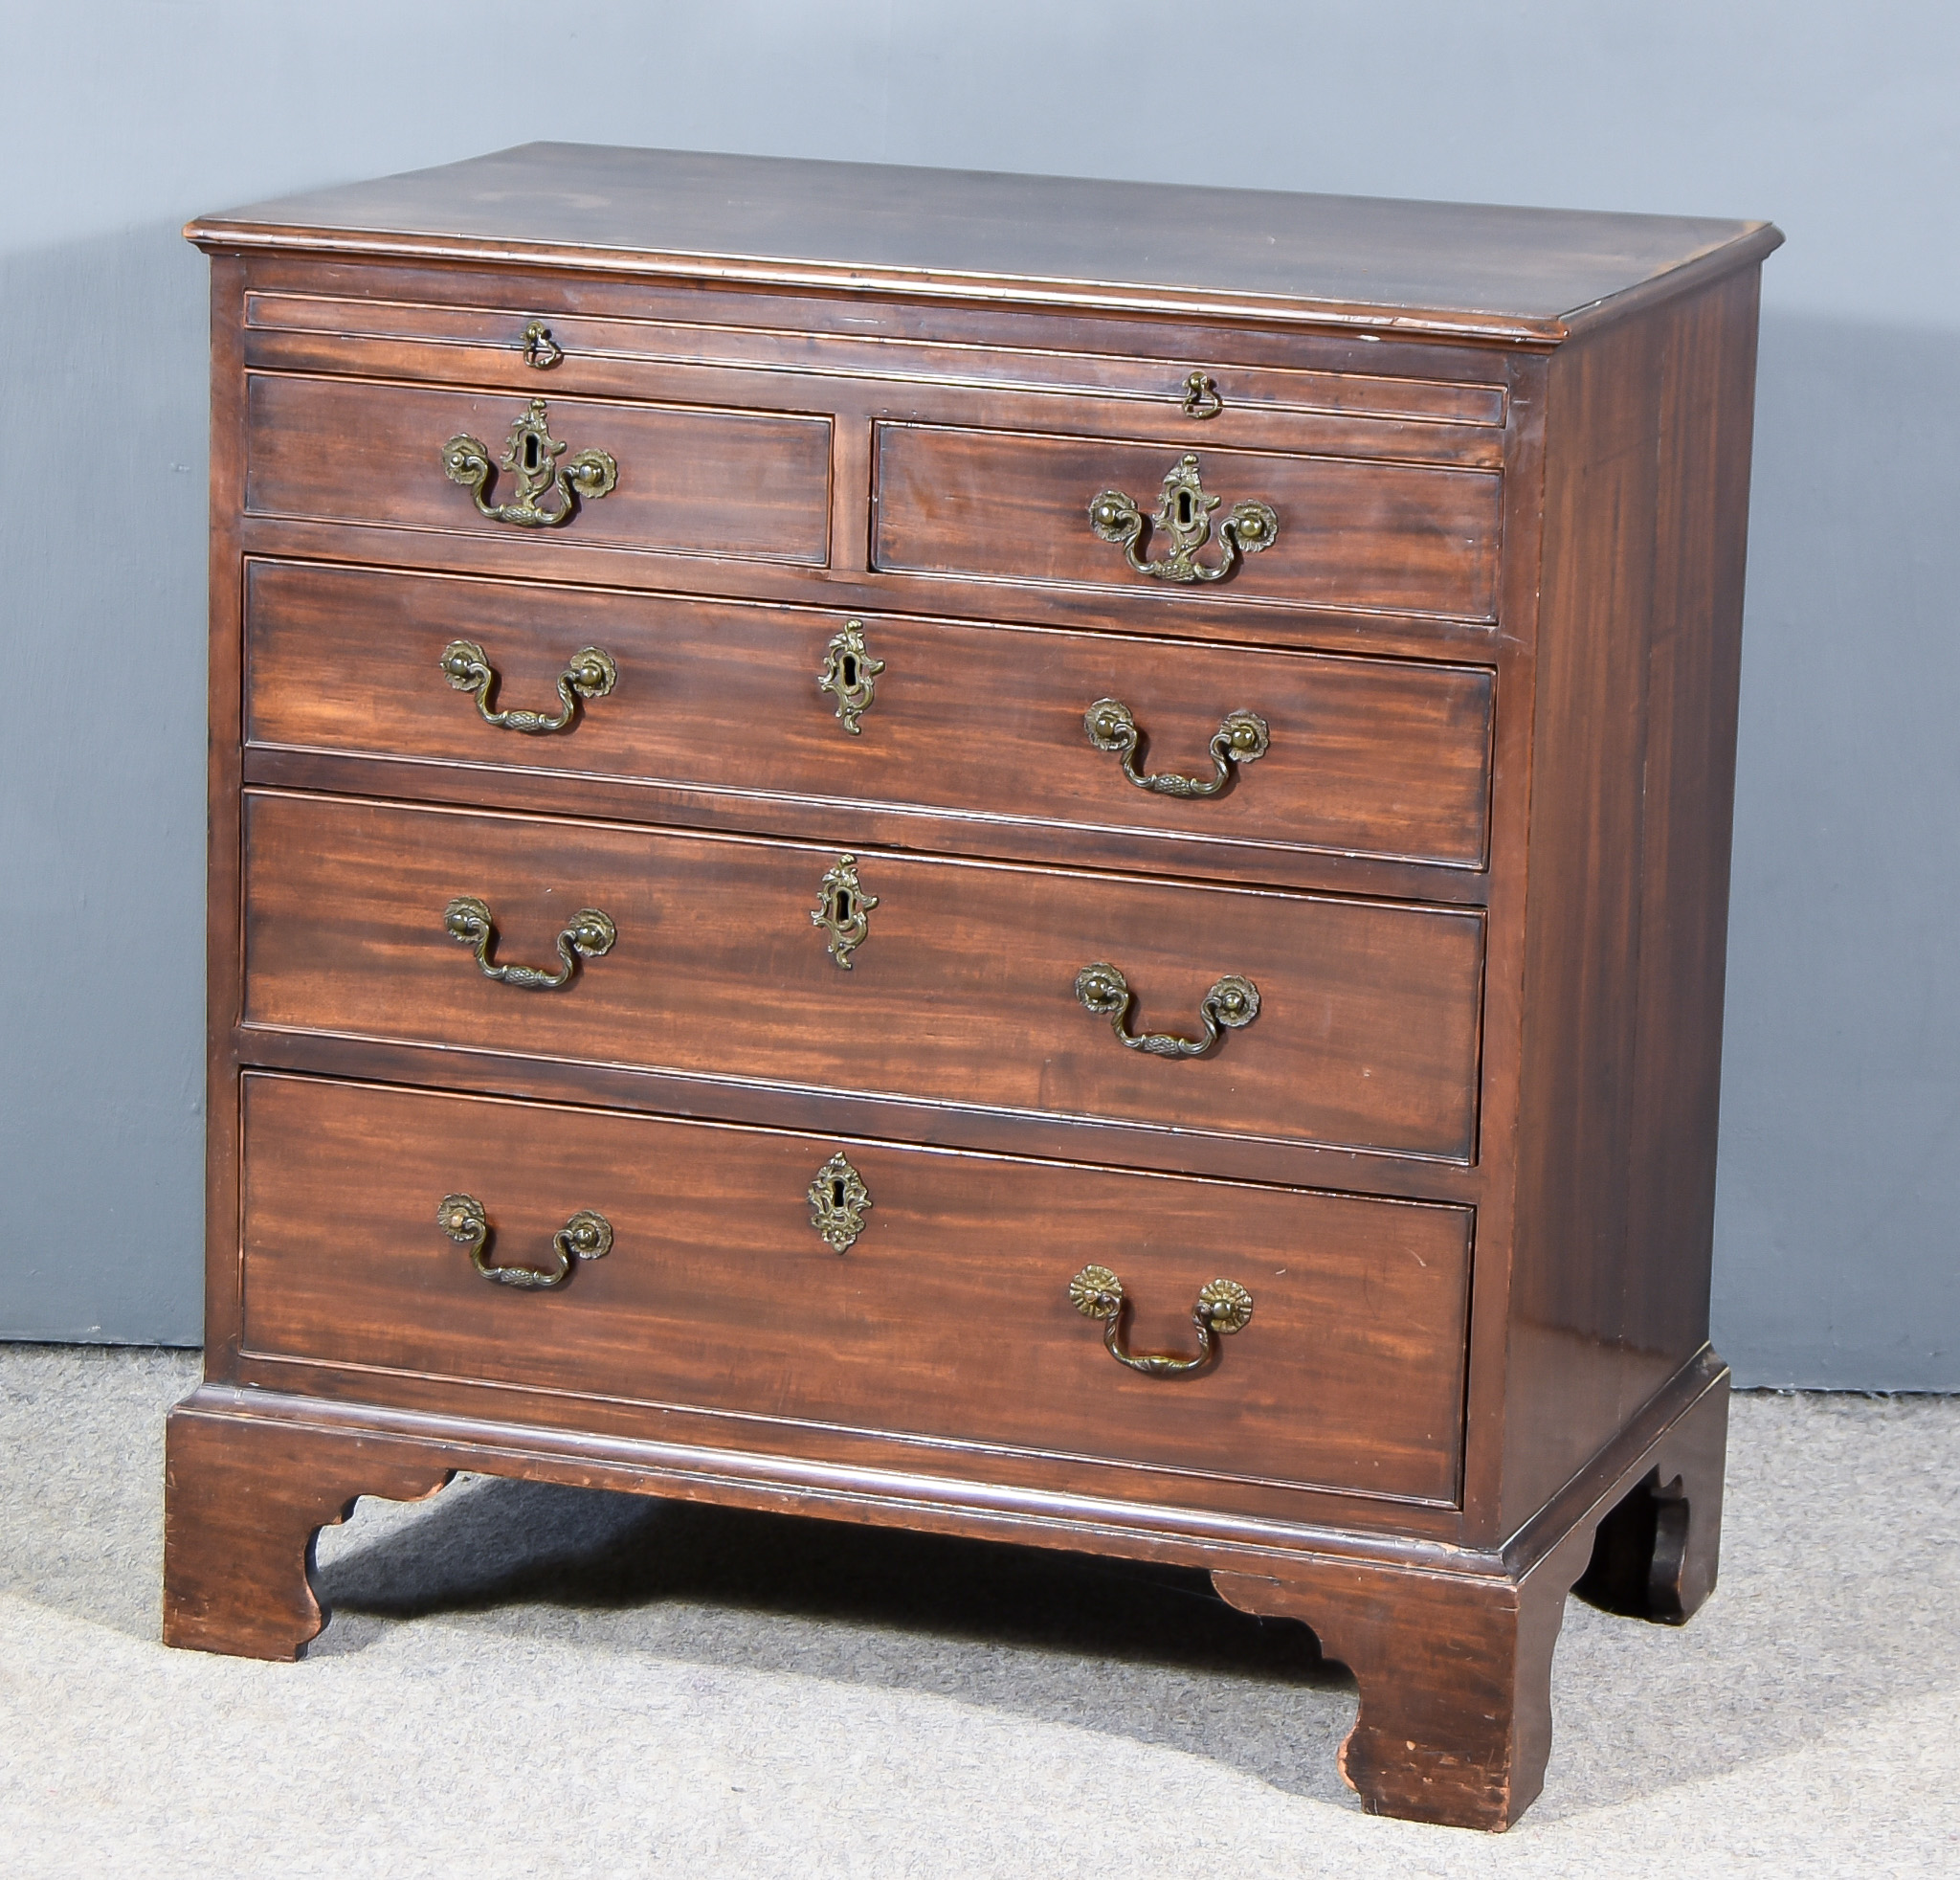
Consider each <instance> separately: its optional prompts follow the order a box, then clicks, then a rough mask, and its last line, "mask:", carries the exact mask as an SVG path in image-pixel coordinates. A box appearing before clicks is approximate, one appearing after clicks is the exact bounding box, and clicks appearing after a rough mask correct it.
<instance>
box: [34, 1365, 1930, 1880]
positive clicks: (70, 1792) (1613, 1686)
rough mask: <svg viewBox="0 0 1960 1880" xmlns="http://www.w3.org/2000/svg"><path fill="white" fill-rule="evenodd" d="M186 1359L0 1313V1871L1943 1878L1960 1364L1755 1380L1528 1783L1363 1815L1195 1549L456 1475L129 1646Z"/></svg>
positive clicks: (1323, 1712) (1348, 1701) (1267, 1632)
mask: <svg viewBox="0 0 1960 1880" xmlns="http://www.w3.org/2000/svg"><path fill="white" fill-rule="evenodd" d="M195 1376H196V1361H195V1359H194V1358H193V1357H191V1356H190V1355H189V1354H180V1353H163V1352H142V1351H137V1352H129V1351H119V1352H100V1351H90V1350H79V1351H71V1350H59V1349H50V1348H46V1347H31V1346H30V1347H11V1348H10V1347H0V1870H4V1871H5V1872H6V1873H9V1874H21V1875H34V1876H40V1875H51V1876H52V1875H71V1874H72V1875H86V1876H91V1877H93V1876H98V1875H105V1874H131V1875H142V1876H144V1880H171V1876H176V1875H191V1874H198V1875H207V1874H226V1875H242V1876H248V1877H250V1880H256V1876H260V1875H264V1876H280V1877H281V1880H303V1876H310V1875H315V1874H318V1875H331V1876H334V1880H347V1877H348V1876H367V1875H386V1876H390V1880H394V1876H415V1875H425V1874H426V1875H441V1876H449V1875H457V1876H469V1880H502V1877H503V1876H506V1875H508V1876H518V1875H578V1876H587V1875H613V1874H618V1875H634V1876H637V1875H643V1874H656V1873H658V1874H677V1875H695V1874H700V1875H759V1876H773V1875H786V1876H787V1875H795V1876H799V1880H801V1876H827V1875H832V1874H837V1875H860V1874H861V1875H868V1876H879V1880H883V1876H911V1875H922V1876H933V1880H939V1876H947V1875H995V1874H998V1875H1017V1876H1018V1875H1028V1874H1034V1875H1039V1876H1042V1877H1043V1880H1047V1877H1048V1876H1055V1877H1056V1880H1061V1877H1062V1876H1077V1875H1080V1876H1100V1875H1128V1874H1138V1875H1142V1874H1148V1875H1151V1876H1153V1880H1183V1876H1187V1875H1205V1876H1208V1877H1209V1876H1216V1877H1217V1880H1257V1877H1258V1876H1267V1875H1273V1876H1279V1875H1320V1874H1343V1875H1346V1874H1354V1875H1369V1876H1386V1875H1404V1874H1407V1875H1419V1876H1429V1875H1451V1876H1454V1875H1465V1876H1481V1875H1520V1876H1547V1877H1548V1876H1573V1877H1574V1880H1576V1876H1585V1880H1599V1877H1600V1876H1606V1875H1612V1876H1616V1877H1617V1876H1635V1875H1646V1874H1654V1875H1662V1874H1665V1875H1668V1876H1682V1877H1684V1880H1694V1877H1695V1876H1701V1875H1723V1874H1730V1873H1736V1874H1751V1875H1755V1874H1761V1875H1776V1876H1785V1875H1811V1874H1815V1875H1830V1876H1833V1877H1834V1880H1836V1876H1849V1875H1857V1876H1860V1880H1866V1877H1867V1876H1887V1875H1910V1876H1915V1877H1916V1876H1922V1875H1941V1876H1952V1875H1960V1800H1956V1797H1960V1399H1897V1400H1884V1399H1876V1400H1874V1399H1855V1398H1831V1397H1812V1398H1792V1397H1774V1396H1757V1397H1746V1398H1743V1399H1739V1400H1738V1401H1737V1403H1736V1406H1735V1416H1734V1427H1733V1432H1732V1435H1731V1437H1730V1447H1729V1504H1730V1505H1729V1513H1728V1524H1727V1528H1726V1533H1725V1537H1724V1559H1723V1574H1722V1585H1721V1588H1720V1590H1719V1591H1718V1592H1717V1594H1716V1596H1715V1598H1714V1599H1713V1600H1711V1601H1710V1603H1709V1604H1708V1606H1707V1607H1706V1608H1705V1609H1704V1611H1703V1613H1702V1614H1701V1615H1700V1616H1699V1617H1698V1618H1697V1619H1696V1620H1695V1621H1694V1622H1693V1623H1691V1624H1690V1625H1689V1626H1688V1627H1686V1629H1685V1630H1682V1631H1671V1630H1668V1629H1666V1628H1664V1627H1658V1626H1648V1625H1644V1624H1641V1623H1637V1622H1634V1621H1627V1620H1619V1619H1613V1618H1609V1617H1607V1616H1605V1615H1603V1614H1600V1613H1597V1612H1594V1611H1593V1610H1592V1609H1591V1608H1590V1607H1587V1606H1584V1605H1581V1604H1579V1603H1578V1602H1577V1601H1576V1600H1574V1601H1572V1602H1570V1605H1569V1608H1568V1612H1567V1619H1566V1628H1565V1633H1564V1636H1563V1638H1562V1640H1561V1643H1560V1645H1559V1652H1558V1658H1557V1662H1556V1667H1555V1670H1554V1675H1553V1691H1552V1699H1553V1709H1554V1712H1555V1718H1556V1730H1557V1735H1556V1741H1555V1743H1554V1747H1553V1749H1552V1755H1551V1766H1550V1770H1549V1773H1548V1777H1547V1780H1546V1789H1545V1794H1544V1796H1543V1798H1542V1799H1541V1800H1540V1802H1538V1804H1537V1806H1536V1807H1535V1808H1534V1809H1533V1810H1532V1811H1531V1813H1530V1814H1528V1815H1527V1816H1526V1819H1525V1821H1524V1822H1523V1823H1522V1824H1520V1825H1519V1826H1518V1827H1516V1828H1514V1829H1512V1831H1511V1832H1510V1833H1509V1834H1507V1835H1503V1836H1481V1835H1471V1834H1465V1833H1461V1832H1458V1831H1454V1830H1450V1829H1442V1828H1429V1827H1421V1826H1415V1825H1412V1824H1405V1823H1398V1822H1386V1821H1377V1820H1373V1819H1370V1817H1368V1816H1365V1815H1363V1814H1362V1813H1361V1812H1360V1809H1359V1807H1358V1805H1357V1804H1356V1802H1355V1801H1354V1799H1353V1797H1352V1796H1351V1795H1349V1794H1348V1791H1347V1790H1346V1789H1344V1788H1343V1787H1342V1785H1341V1783H1340V1779H1339V1778H1338V1777H1337V1776H1336V1774H1335V1771H1334V1750H1335V1746H1336V1745H1337V1744H1338V1743H1339V1741H1340V1739H1341V1737H1342V1736H1343V1735H1345V1733H1346V1731H1347V1729H1348V1724H1349V1722H1350V1721H1351V1719H1352V1716H1353V1712H1354V1702H1355V1699H1354V1694H1353V1690H1352V1687H1351V1685H1349V1684H1348V1682H1347V1681H1346V1679H1345V1678H1344V1677H1343V1676H1342V1675H1341V1674H1339V1673H1338V1672H1330V1671H1328V1670H1326V1669H1325V1668H1323V1667H1319V1666H1318V1665H1317V1664H1316V1663H1315V1661H1314V1655H1313V1652H1312V1649H1311V1646H1310V1645H1309V1644H1308V1643H1307V1641H1306V1636H1305V1634H1304V1633H1303V1631H1302V1629H1301V1628H1299V1627H1297V1626H1287V1625H1260V1624H1259V1623H1258V1622H1256V1621H1253V1620H1249V1619H1244V1618H1242V1617H1240V1616H1238V1615H1236V1614H1234V1613H1231V1612H1229V1611H1228V1610H1227V1609H1225V1608H1224V1607H1223V1606H1222V1605H1220V1604H1219V1603H1218V1602H1217V1601H1216V1600H1213V1599H1212V1598H1211V1597H1210V1596H1209V1595H1208V1593H1207V1592H1206V1591H1205V1589H1204V1584H1203V1582H1202V1581H1201V1580H1199V1579H1198V1578H1195V1577H1194V1576H1190V1575H1184V1574H1179V1573H1173V1572H1166V1571H1163V1570H1159V1569H1151V1568H1147V1567H1140V1566H1138V1567H1132V1566H1126V1565H1123V1564H1121V1563H1099V1562H1096V1561H1092V1560H1086V1559H1080V1558H1077V1557H1075V1556H1072V1555H1050V1554H1046V1553H1040V1552H1035V1551H1022V1550H1019V1549H1010V1548H1000V1547H990V1546H983V1545H979V1544H969V1543H963V1542H955V1541H948V1540H944V1539H935V1538H931V1537H924V1536H913V1535H905V1534H898V1533H881V1532H878V1531H874V1530H868V1529H857V1528H846V1527H838V1526H833V1525H830V1524H825V1523H819V1522H807V1521H794V1520H789V1519H779V1518H774V1517H768V1516H762V1515H751V1514H743V1513H735V1512H727V1511H715V1510H709V1509H697V1508H688V1507H683V1506H679V1505H676V1504H668V1503H657V1502H649V1501H644V1500H639V1499H635V1498H632V1497H626V1496H615V1495H606V1494H598V1493H584V1492H579V1491H574V1490H569V1489H558V1488H543V1487H537V1486H531V1485H525V1484H521V1483H506V1482H495V1481H487V1480H480V1479H465V1480H463V1481H460V1482H458V1483H457V1484H456V1485H455V1486H453V1487H452V1488H449V1489H448V1490H446V1491H445V1492H444V1493H443V1494H441V1495H439V1496H437V1497H435V1499H434V1500H433V1501H431V1502H428V1503H424V1504H420V1505H417V1506H414V1507H412V1508H396V1507H392V1506H390V1505H389V1504H386V1503H371V1502H364V1503H363V1504H362V1505H361V1507H360V1509H359V1510H358V1511H356V1513H355V1516H354V1518H353V1520H352V1521H350V1522H349V1523H348V1524H347V1525H346V1527H345V1528H343V1529H337V1530H329V1531H328V1532H327V1533H326V1534H324V1535H323V1537H322V1541H321V1548H320V1574H319V1578H320V1581H321V1583H322V1586H323V1590H324V1592H325V1593H326V1595H327V1597H328V1598H329V1599H330V1600H331V1601H332V1603H333V1605H334V1606H335V1607H336V1609H337V1610H336V1617H335V1618H334V1621H333V1623H332V1624H331V1625H330V1626H329V1627H328V1628H327V1630H326V1632H325V1634H324V1635H323V1637H322V1639H321V1640H320V1642H319V1643H318V1644H317V1645H315V1646H314V1648H313V1652H312V1654H311V1656H309V1658H308V1659H307V1660H306V1661H305V1662H304V1663H302V1664H299V1665H291V1666H284V1665H260V1664H252V1663H247V1662H244V1661H241V1660H234V1659H224V1658H215V1657H210V1656H206V1655H204V1654H201V1653H190V1652H172V1651H167V1650H165V1649H164V1648H163V1646H162V1645H159V1644H158V1642H157V1626H158V1593H157V1586H158V1572H159V1561H160V1555H161V1500H162V1496H161V1479H162V1430H163V1416H164V1412H165V1411H166V1409H167V1407H168V1406H169V1404H170V1403H171V1402H172V1401H174V1400H175V1399H177V1398H178V1397H179V1396H181V1395H182V1394H184V1393H185V1392H186V1391H187V1390H188V1389H189V1387H190V1385H191V1383H192V1382H193V1381H194V1378H195Z"/></svg>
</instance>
